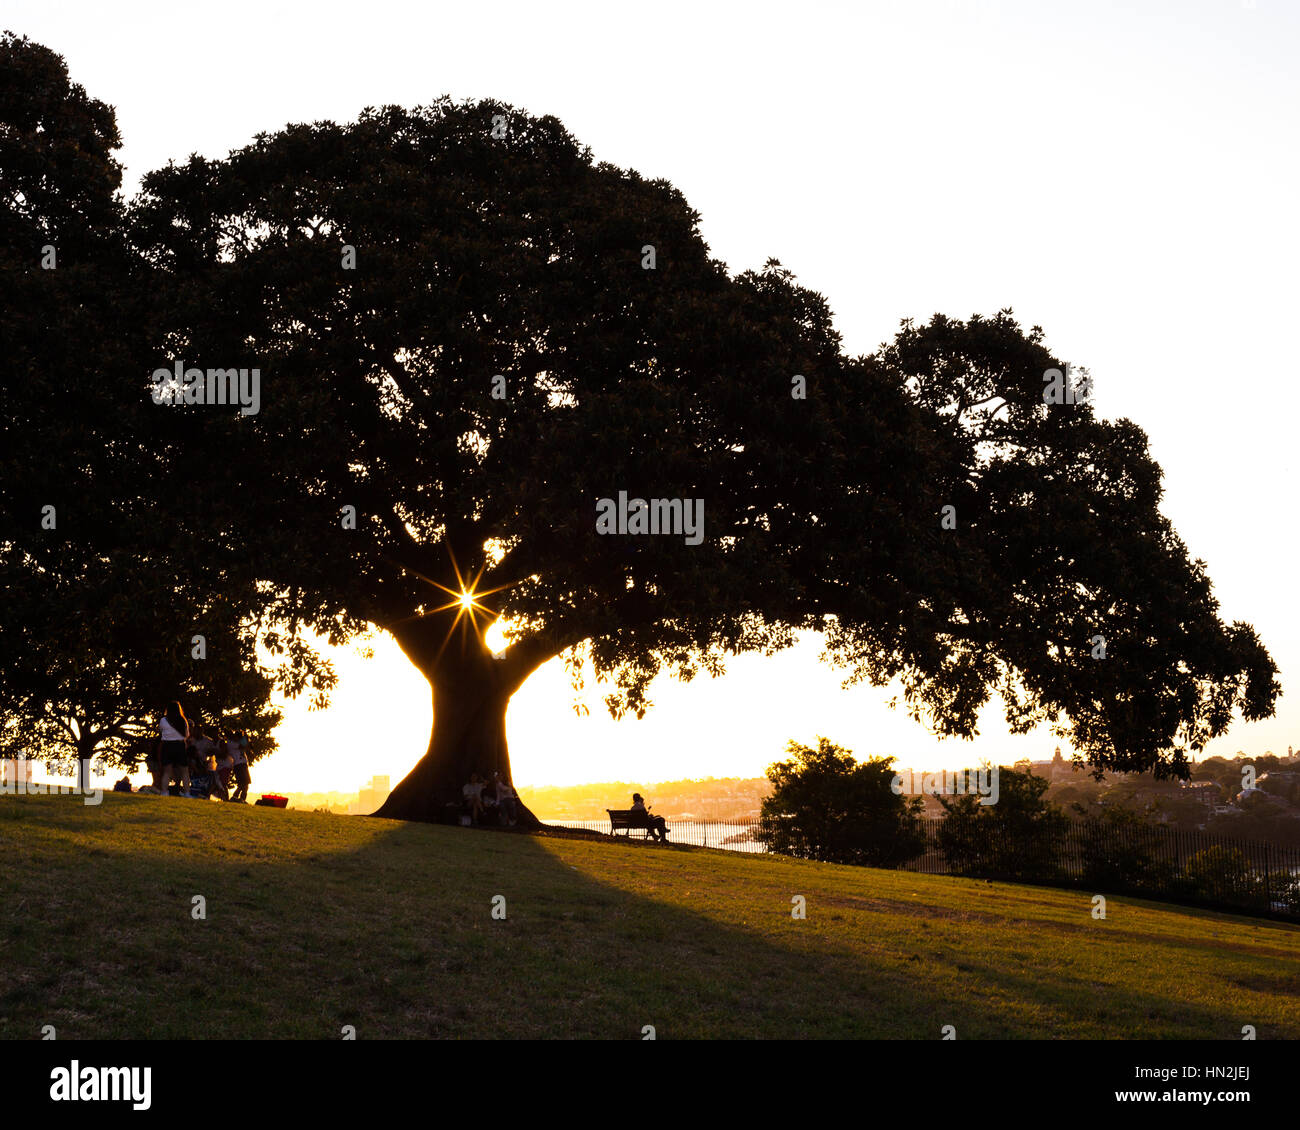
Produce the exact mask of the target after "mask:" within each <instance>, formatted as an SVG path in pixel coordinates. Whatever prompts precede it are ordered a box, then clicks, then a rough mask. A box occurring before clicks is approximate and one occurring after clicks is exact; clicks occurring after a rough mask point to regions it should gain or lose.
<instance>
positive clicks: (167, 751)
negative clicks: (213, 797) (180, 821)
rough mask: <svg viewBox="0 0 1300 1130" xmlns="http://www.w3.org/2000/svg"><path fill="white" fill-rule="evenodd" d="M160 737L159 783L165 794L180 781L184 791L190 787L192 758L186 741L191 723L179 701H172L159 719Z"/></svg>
mask: <svg viewBox="0 0 1300 1130" xmlns="http://www.w3.org/2000/svg"><path fill="white" fill-rule="evenodd" d="M158 738H159V740H160V742H161V743H162V748H161V755H160V760H161V762H162V773H161V774H160V776H159V783H160V784H161V786H162V793H163V796H170V795H171V783H172V782H173V781H179V782H180V787H181V789H182V790H183V791H185V792H188V791H189V787H190V759H189V753H188V751H187V750H186V743H187V742H188V741H189V740H190V723H189V720H188V719H187V718H186V717H185V712H184V711H183V710H182V709H181V704H180V703H179V702H170V703H168V704H167V709H166V710H165V711H164V712H163V716H162V717H161V718H160V719H158Z"/></svg>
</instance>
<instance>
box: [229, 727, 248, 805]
mask: <svg viewBox="0 0 1300 1130" xmlns="http://www.w3.org/2000/svg"><path fill="white" fill-rule="evenodd" d="M226 748H227V749H228V750H229V751H230V756H231V757H232V758H233V759H234V762H235V791H234V792H233V793H231V794H230V799H231V800H237V801H239V802H240V803H242V804H247V803H248V786H249V785H251V784H252V783H253V782H252V779H251V778H250V777H249V775H248V738H247V737H246V736H245V735H244V732H243V731H242V730H241V731H240V732H239V733H238V734H236V735H235V740H234V741H231V742H228V743H227V745H226Z"/></svg>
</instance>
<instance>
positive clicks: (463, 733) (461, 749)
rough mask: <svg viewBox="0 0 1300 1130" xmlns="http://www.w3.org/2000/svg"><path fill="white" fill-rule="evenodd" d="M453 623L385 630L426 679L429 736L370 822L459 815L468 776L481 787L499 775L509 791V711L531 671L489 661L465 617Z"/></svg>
mask: <svg viewBox="0 0 1300 1130" xmlns="http://www.w3.org/2000/svg"><path fill="white" fill-rule="evenodd" d="M451 619H452V618H451V617H450V616H449V615H448V616H441V615H431V616H426V617H422V618H420V619H418V620H415V621H412V622H410V623H408V624H405V625H399V626H398V627H395V628H392V629H390V630H391V631H392V633H393V636H394V638H395V639H396V640H397V642H398V644H399V645H400V646H401V648H402V651H403V652H404V653H405V654H406V656H407V658H408V659H410V660H411V662H412V663H414V664H415V666H416V667H417V668H418V669H419V671H420V673H421V674H422V675H424V677H425V678H426V679H427V680H428V681H429V686H430V688H431V690H432V693H433V731H432V733H431V734H430V736H429V745H428V748H427V749H426V750H425V753H424V756H423V757H422V758H420V760H419V761H418V762H417V763H416V765H415V767H414V768H413V769H412V770H411V771H410V772H409V773H408V774H407V775H406V776H405V777H404V778H402V780H401V781H400V782H398V784H397V787H396V788H394V789H393V791H392V792H391V793H390V794H389V797H388V799H387V800H386V801H385V802H384V803H383V805H381V806H380V808H379V810H378V811H377V812H374V813H372V815H374V816H383V817H388V818H390V819H394V820H422V821H428V822H437V821H441V820H444V819H447V818H449V817H450V816H459V814H460V812H461V804H462V800H463V795H462V792H461V790H462V789H463V788H464V786H465V785H466V783H467V782H468V781H469V779H470V775H471V774H473V773H477V774H478V775H479V776H480V777H481V778H482V779H483V780H484V781H486V782H490V781H491V780H492V775H493V774H494V773H499V774H500V779H501V780H503V781H505V782H507V783H508V784H510V785H511V786H512V787H513V784H514V782H513V780H512V778H511V774H510V753H509V750H508V748H507V745H506V708H507V707H508V706H509V704H510V698H511V696H512V695H513V694H514V692H515V691H516V690H518V688H519V686H520V685H521V684H522V683H523V680H524V678H526V677H527V674H528V672H526V671H523V670H521V666H520V664H519V663H517V662H512V661H511V659H510V658H509V657H508V656H507V657H502V658H496V657H494V656H493V655H492V653H491V652H490V651H489V650H488V649H487V647H486V646H485V645H484V644H483V642H482V639H481V637H480V636H479V635H478V633H477V632H475V631H474V629H473V628H472V627H471V626H470V625H469V624H468V617H462V619H461V622H460V623H459V624H457V625H455V626H454V627H453V626H452V625H451ZM457 637H460V638H459V639H458V638H457ZM534 666H535V665H534ZM515 805H516V809H517V820H518V826H520V827H525V828H526V827H538V826H540V822H539V821H538V820H537V818H536V817H535V816H534V815H533V814H532V813H531V812H530V811H529V810H528V809H527V808H526V807H525V806H524V805H523V803H522V802H521V801H518V800H516V802H515Z"/></svg>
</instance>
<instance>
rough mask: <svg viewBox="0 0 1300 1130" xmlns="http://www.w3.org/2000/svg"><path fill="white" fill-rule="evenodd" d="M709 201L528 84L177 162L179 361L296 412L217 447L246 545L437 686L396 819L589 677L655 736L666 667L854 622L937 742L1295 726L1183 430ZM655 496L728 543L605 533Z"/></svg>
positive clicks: (294, 131) (1011, 342) (334, 617)
mask: <svg viewBox="0 0 1300 1130" xmlns="http://www.w3.org/2000/svg"><path fill="white" fill-rule="evenodd" d="M698 219H699V217H698V216H697V215H696V213H694V212H693V211H692V210H691V209H690V208H689V206H688V205H687V203H686V202H685V200H684V199H683V198H682V196H681V194H680V193H679V192H677V191H676V190H675V189H674V188H673V187H672V186H671V185H669V184H667V183H665V182H663V181H648V180H645V179H643V178H642V177H640V176H638V175H637V174H636V173H634V172H629V171H624V170H621V169H617V168H614V167H612V166H610V165H607V164H600V163H596V162H594V161H593V160H592V158H591V156H590V154H589V153H588V152H587V151H586V150H585V149H583V148H581V147H580V146H579V145H578V144H577V143H576V142H575V141H574V140H573V139H572V138H571V137H570V136H569V135H568V134H567V133H566V132H565V131H564V129H563V128H562V127H561V126H560V124H559V123H558V122H556V121H555V120H554V119H552V118H542V119H534V118H530V117H528V116H526V115H524V114H522V113H520V112H518V111H516V110H514V109H513V108H511V107H508V106H503V105H500V104H497V103H490V102H482V103H473V104H470V103H466V104H456V103H452V102H451V101H449V100H443V101H440V102H438V103H436V104H435V105H433V106H430V107H427V108H422V109H417V110H410V111H408V110H402V109H397V108H393V107H386V108H383V109H381V110H375V111H367V112H366V113H365V114H364V115H363V116H362V117H361V118H360V120H358V121H357V122H355V123H353V124H350V125H345V126H338V125H334V124H332V123H316V124H314V125H310V126H306V125H304V126H294V127H290V128H288V129H286V130H285V131H283V132H282V133H279V134H276V135H274V136H263V137H260V138H258V140H257V141H256V143H255V144H253V145H251V146H249V147H248V148H246V149H243V150H240V151H238V152H236V153H233V154H231V156H230V157H229V158H228V159H226V160H222V161H209V160H204V159H201V158H197V157H195V158H191V160H190V161H189V162H187V163H186V164H184V165H181V166H172V167H169V168H167V169H165V170H161V171H159V172H157V173H154V174H152V175H150V176H149V177H148V178H147V179H146V181H145V195H144V198H143V199H142V200H141V201H140V202H139V206H138V207H137V209H136V210H135V213H134V229H133V230H134V235H135V239H136V240H137V242H138V243H139V245H140V246H141V247H142V248H143V249H144V250H145V253H146V254H147V255H148V257H149V260H150V263H151V265H152V268H153V269H155V270H157V271H160V272H164V273H166V274H167V275H168V276H169V277H170V278H171V280H172V281H171V285H170V286H169V287H168V288H167V289H168V293H169V294H170V295H172V296H174V301H173V304H172V306H171V307H170V309H169V310H168V312H167V316H166V317H165V318H164V321H165V322H166V324H168V325H169V327H170V328H171V331H172V336H171V338H170V340H171V342H172V343H173V345H174V347H175V349H174V351H183V352H184V353H185V361H186V364H193V365H197V366H200V367H206V366H213V365H217V366H232V365H239V366H248V367H253V366H256V367H258V368H259V369H260V372H261V375H262V395H261V410H260V412H259V413H258V414H257V415H256V416H249V417H248V418H247V419H243V420H238V421H235V423H236V424H237V426H236V427H233V428H229V429H224V430H218V431H215V432H213V431H211V430H210V429H209V432H210V434H213V435H216V436H217V437H218V441H219V443H220V444H221V445H222V446H223V447H224V448H226V449H227V450H229V449H230V447H231V445H234V449H235V450H237V451H238V453H239V457H238V465H239V466H240V467H241V468H244V469H245V486H246V489H245V491H244V492H243V493H242V494H241V495H240V500H241V506H240V508H239V510H238V513H235V512H233V511H232V512H230V513H228V514H227V515H225V518H226V519H228V524H227V525H225V526H223V527H222V528H221V530H220V531H218V534H219V536H221V537H223V538H229V539H232V540H236V541H238V540H240V539H243V540H245V541H255V542H256V548H257V552H256V555H255V561H256V569H257V573H258V579H259V581H260V582H261V583H262V584H263V585H264V586H265V591H267V592H268V593H274V597H273V601H274V610H275V613H276V616H277V618H278V619H280V620H290V621H291V622H292V623H293V625H294V630H295V631H301V630H303V629H305V628H307V627H312V628H315V629H316V630H318V631H325V632H328V633H329V634H330V635H331V637H332V638H345V637H346V636H347V635H348V634H349V633H351V632H352V631H354V630H355V629H356V628H357V627H359V626H360V625H361V624H362V623H363V622H370V623H374V624H378V625H379V626H381V627H383V628H385V629H386V630H388V631H390V632H391V633H392V634H393V636H394V637H395V638H396V640H397V642H398V643H399V644H400V645H401V647H402V649H403V650H404V652H405V653H406V655H407V656H408V657H409V658H410V659H411V661H412V662H413V663H414V664H415V665H416V666H417V667H418V668H419V669H420V671H421V672H422V673H423V674H424V675H425V677H426V678H427V679H428V681H429V684H430V687H431V690H432V695H433V708H434V724H433V732H432V734H431V737H430V741H429V745H428V748H427V750H426V751H425V754H424V756H423V757H422V758H421V759H420V760H419V762H418V763H417V765H416V766H415V768H414V769H413V770H412V772H411V773H410V775H409V776H408V777H407V778H406V779H405V780H403V781H402V782H401V783H400V784H399V786H398V787H397V788H396V789H395V790H394V792H393V794H392V796H391V798H390V800H389V802H388V803H387V804H386V805H385V806H384V808H383V809H382V814H384V815H392V816H399V817H406V818H414V819H433V818H436V817H437V816H438V815H439V813H440V811H441V810H442V809H443V807H444V806H446V805H447V804H450V803H454V802H455V800H456V799H457V797H458V795H459V787H460V784H461V783H462V782H463V781H464V780H465V779H466V778H467V776H468V775H469V773H470V772H472V771H475V770H478V771H480V772H489V773H490V772H492V771H494V770H495V771H499V772H501V773H502V775H503V776H505V777H507V778H508V777H509V772H510V770H509V760H508V754H507V749H506V739H505V714H506V708H507V705H508V703H509V701H510V698H511V696H512V695H513V693H514V692H515V691H516V690H517V689H518V688H519V687H520V686H521V685H522V683H523V682H524V681H525V680H526V679H527V678H528V676H529V675H530V674H531V673H532V672H533V671H534V670H536V669H537V667H538V666H539V665H540V664H542V663H544V662H546V661H547V660H549V659H551V658H553V657H555V656H560V655H564V656H566V658H567V659H569V660H571V661H576V660H578V659H581V658H584V657H589V658H590V659H591V660H592V661H593V662H594V665H595V669H596V671H597V672H598V673H599V674H600V675H602V676H605V677H608V678H609V679H610V680H611V681H612V683H613V685H614V686H615V688H616V689H615V691H614V693H613V694H611V695H610V696H609V698H608V700H607V702H608V705H609V707H610V709H611V711H612V712H613V713H614V714H615V715H616V716H617V715H619V714H621V713H622V712H624V711H629V710H630V711H632V712H634V713H636V714H638V715H640V714H641V713H642V712H643V711H644V709H645V708H646V706H647V705H648V702H647V700H646V697H645V694H646V688H647V685H648V683H649V682H650V680H651V679H652V678H653V677H654V676H655V675H656V674H657V673H658V672H660V671H661V670H664V669H669V670H673V671H675V672H677V673H678V674H679V675H681V676H682V677H687V678H689V677H690V676H692V675H693V674H694V673H695V672H696V671H697V670H699V669H701V668H703V669H706V670H708V671H710V672H712V673H716V672H717V671H719V670H720V669H721V667H722V664H723V662H724V660H725V658H726V656H727V655H729V654H734V653H737V652H740V651H746V650H755V649H757V650H765V651H769V652H770V651H772V650H775V649H777V648H780V647H784V646H788V645H789V644H790V643H791V642H792V641H793V639H794V638H795V633H796V632H797V631H799V630H800V629H820V630H823V631H825V632H826V633H827V637H826V638H827V642H828V657H829V658H831V659H832V660H833V661H835V662H838V663H841V664H844V665H847V667H848V671H849V677H850V678H867V679H870V680H871V681H873V682H875V683H881V684H883V683H885V682H888V681H889V680H891V679H894V678H900V679H901V680H902V682H903V686H904V691H905V696H906V698H907V699H908V701H909V704H910V706H911V709H912V710H913V712H914V713H915V714H916V715H917V717H918V718H921V717H925V718H927V720H928V721H929V722H930V723H931V724H932V725H933V726H934V727H935V729H936V730H937V731H938V732H941V733H945V734H960V735H965V736H970V735H971V734H973V733H974V730H975V720H976V715H977V712H978V710H979V708H980V707H981V706H982V705H983V704H984V703H985V702H986V701H987V700H988V698H989V696H990V695H991V693H993V692H994V691H999V692H1001V693H1002V694H1003V695H1004V696H1005V698H1006V699H1007V702H1008V719H1009V721H1010V722H1011V723H1012V725H1013V726H1014V727H1016V728H1020V729H1027V728H1029V727H1030V726H1032V725H1034V724H1036V723H1037V722H1040V721H1048V722H1051V723H1053V724H1054V725H1055V726H1056V728H1057V729H1058V731H1059V732H1060V733H1062V734H1064V735H1066V736H1068V737H1070V738H1072V739H1073V741H1074V743H1075V745H1076V748H1078V749H1080V750H1081V751H1083V752H1084V753H1085V754H1086V755H1087V756H1088V757H1089V758H1090V760H1091V761H1092V762H1093V763H1094V764H1095V765H1097V766H1109V767H1113V768H1141V767H1153V766H1154V767H1155V768H1156V769H1157V771H1160V772H1175V773H1182V772H1185V757H1184V751H1185V750H1186V749H1188V748H1199V747H1200V746H1201V745H1203V744H1204V742H1205V741H1206V740H1208V738H1210V737H1212V736H1214V735H1215V734H1218V733H1221V732H1222V731H1223V729H1224V728H1225V727H1226V726H1227V724H1228V722H1229V721H1230V719H1231V717H1232V714H1233V711H1234V710H1238V709H1239V710H1240V711H1242V713H1243V714H1244V715H1245V716H1246V717H1248V718H1258V717H1262V716H1265V715H1267V714H1268V713H1271V711H1272V707H1273V702H1274V699H1275V697H1276V694H1277V692H1278V687H1277V683H1276V681H1275V679H1274V674H1275V668H1274V666H1273V664H1272V661H1271V660H1270V659H1269V657H1268V655H1267V652H1265V650H1264V649H1263V647H1262V646H1261V645H1260V643H1259V641H1258V639H1257V638H1256V636H1255V634H1254V632H1253V631H1252V630H1251V629H1250V628H1249V626H1247V625H1241V624H1234V625H1232V626H1231V627H1228V626H1225V625H1223V624H1222V623H1221V622H1220V621H1219V620H1218V617H1217V607H1216V605H1215V602H1214V600H1213V598H1212V596H1211V594H1210V587H1209V582H1208V580H1207V578H1206V575H1205V571H1204V568H1203V566H1202V564H1201V563H1200V562H1191V561H1189V560H1188V558H1187V554H1186V551H1185V548H1184V547H1183V545H1182V543H1181V542H1180V541H1179V540H1178V538H1177V536H1176V535H1175V534H1174V532H1173V530H1172V529H1171V527H1170V526H1169V523H1168V521H1167V520H1166V519H1165V518H1164V517H1163V516H1162V515H1160V513H1159V510H1158V503H1159V498H1160V485H1159V480H1160V472H1159V468H1158V467H1157V466H1156V465H1155V463H1154V462H1153V461H1152V460H1151V459H1150V457H1149V455H1148V453H1147V450H1146V440H1145V437H1144V436H1143V434H1142V433H1141V431H1140V430H1139V429H1138V428H1137V427H1136V426H1134V425H1133V424H1132V423H1130V422H1128V421H1119V422H1118V423H1107V422H1104V421H1101V420H1098V419H1097V418H1095V416H1094V414H1093V412H1092V410H1091V407H1090V406H1089V404H1088V403H1087V401H1086V400H1080V401H1079V402H1076V403H1061V404H1056V403H1049V402H1048V400H1047V399H1045V397H1044V387H1045V385H1044V375H1045V373H1047V372H1048V371H1049V370H1051V369H1053V368H1059V369H1063V370H1067V371H1068V368H1067V366H1066V365H1065V364H1064V363H1063V362H1062V361H1060V360H1059V359H1057V358H1055V357H1054V356H1053V355H1052V354H1051V353H1050V352H1049V351H1048V350H1047V349H1046V348H1045V347H1044V345H1043V344H1042V335H1041V331H1039V330H1037V329H1036V328H1035V329H1034V330H1032V331H1030V332H1028V333H1025V332H1024V331H1022V330H1021V329H1020V327H1019V326H1018V325H1017V324H1016V323H1015V321H1014V319H1013V318H1012V316H1011V315H1010V312H1009V311H1004V312H1002V313H1000V314H998V315H997V316H995V317H993V318H978V317H977V318H972V319H971V320H970V321H969V322H965V323H963V322H957V321H951V320H948V319H945V318H942V317H936V318H935V319H934V320H933V321H932V322H931V323H930V324H929V325H927V326H924V327H919V328H918V327H916V326H914V325H912V324H911V323H905V324H904V327H903V330H902V332H901V333H900V335H899V337H898V339H897V340H896V341H895V342H894V343H892V344H891V345H889V346H888V347H885V348H882V349H881V351H879V352H878V353H876V354H874V355H872V356H870V357H863V358H856V359H850V358H846V357H844V356H843V355H842V353H841V350H840V342H839V339H838V336H837V335H836V333H835V332H834V330H833V328H832V325H831V315H830V312H829V310H828V308H827V304H826V302H825V300H824V299H823V298H822V297H821V296H820V295H817V294H815V293H812V292H810V291H808V290H806V289H804V288H802V287H800V286H798V285H797V284H796V283H795V282H794V281H793V279H792V277H791V276H790V274H789V272H787V271H785V270H783V269H782V268H781V267H780V264H778V263H776V262H775V261H771V262H769V263H768V264H767V266H766V267H765V268H764V269H763V271H761V272H758V273H753V272H746V273H743V274H741V275H739V276H737V277H731V276H730V275H729V274H728V273H727V271H726V270H725V268H724V267H723V265H722V264H721V263H719V262H717V261H716V260H714V259H712V258H710V256H709V253H708V248H707V246H706V245H705V243H704V242H703V240H702V238H701V236H700V233H699V229H698ZM170 359H171V358H170V356H169V357H168V358H167V360H170ZM164 363H166V362H165V361H164ZM1068 399H1070V400H1073V399H1074V398H1073V397H1072V396H1071V397H1069V398H1068ZM201 411H202V410H200V409H194V410H192V415H193V416H194V418H195V419H197V418H198V416H199V414H200V413H201ZM192 442H202V437H201V436H200V435H199V433H197V432H196V433H194V435H193V437H192ZM620 491H626V492H627V495H628V496H629V497H632V498H637V497H640V498H647V499H649V498H668V499H702V500H703V504H704V523H705V526H704V540H703V542H702V544H698V545H696V544H688V543H687V540H686V539H685V538H683V537H682V536H657V537H655V536H652V537H645V536H636V535H628V536H602V534H601V533H600V532H599V530H598V525H597V521H596V519H597V515H598V512H599V507H600V505H601V503H600V501H599V500H602V499H612V498H617V497H618V495H619V492H620ZM948 507H951V508H952V509H951V510H949V509H947V508H948ZM350 508H354V509H355V513H356V516H357V517H356V522H355V528H352V526H351V524H350V523H349V522H348V514H349V512H350ZM498 617H504V618H505V622H506V623H507V624H508V625H509V628H510V638H511V642H510V644H509V646H508V647H507V648H506V649H505V650H504V651H503V652H502V653H501V654H496V655H494V654H493V653H492V652H491V651H490V650H489V648H488V646H487V645H486V643H485V642H484V638H483V629H484V628H485V627H486V626H487V625H488V624H489V623H491V622H492V621H493V620H495V619H496V618H498ZM1099 640H1100V641H1101V642H1102V644H1103V646H1102V647H1100V648H1099V647H1098V641H1099Z"/></svg>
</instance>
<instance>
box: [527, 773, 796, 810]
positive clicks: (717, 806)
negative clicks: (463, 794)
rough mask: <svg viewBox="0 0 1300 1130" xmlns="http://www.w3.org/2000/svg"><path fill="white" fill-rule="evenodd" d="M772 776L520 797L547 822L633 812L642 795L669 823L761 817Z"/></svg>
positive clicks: (542, 791) (541, 790) (621, 784)
mask: <svg viewBox="0 0 1300 1130" xmlns="http://www.w3.org/2000/svg"><path fill="white" fill-rule="evenodd" d="M771 792H772V783H771V782H770V781H769V780H767V778H766V777H704V778H696V779H692V780H682V781H660V782H658V783H655V782H648V781H600V782H597V783H595V784H589V785H540V786H533V787H528V786H522V785H521V786H520V788H519V793H520V795H521V796H522V797H523V799H524V802H525V803H526V804H527V805H528V807H529V808H531V809H532V810H533V812H535V813H536V814H537V815H538V817H540V818H541V819H542V820H555V819H560V818H562V817H567V818H569V819H572V820H599V819H601V818H603V817H604V816H605V810H606V809H608V808H627V807H628V805H629V804H631V801H632V794H633V793H641V794H642V795H643V796H644V797H645V799H646V803H647V804H649V805H650V807H651V810H652V811H653V812H655V813H656V814H657V815H659V816H663V817H665V818H666V819H668V820H683V819H689V818H691V817H694V818H696V819H699V820H751V819H757V817H758V809H759V805H761V804H762V802H763V798H764V797H767V796H769V795H771Z"/></svg>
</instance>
